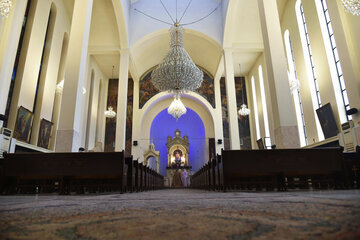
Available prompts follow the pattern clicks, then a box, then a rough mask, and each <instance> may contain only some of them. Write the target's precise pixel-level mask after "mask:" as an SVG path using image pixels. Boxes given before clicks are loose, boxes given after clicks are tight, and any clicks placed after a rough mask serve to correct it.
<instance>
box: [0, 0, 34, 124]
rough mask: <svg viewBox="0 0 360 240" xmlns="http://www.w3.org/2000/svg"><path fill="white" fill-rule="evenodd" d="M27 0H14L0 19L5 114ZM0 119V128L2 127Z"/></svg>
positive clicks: (0, 106)
mask: <svg viewBox="0 0 360 240" xmlns="http://www.w3.org/2000/svg"><path fill="white" fill-rule="evenodd" d="M26 5H27V1H16V2H15V4H14V5H13V7H12V8H13V9H12V11H11V13H10V15H9V17H8V18H2V20H0V21H1V25H2V26H1V39H0V114H5V110H6V103H7V99H8V94H9V89H10V83H11V76H12V73H13V68H14V62H15V58H16V52H17V48H18V44H19V39H20V34H21V29H22V24H23V21H24V14H25V10H26ZM2 124H3V123H2V122H1V121H0V128H1V127H2Z"/></svg>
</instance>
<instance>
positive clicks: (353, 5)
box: [341, 0, 360, 16]
mask: <svg viewBox="0 0 360 240" xmlns="http://www.w3.org/2000/svg"><path fill="white" fill-rule="evenodd" d="M341 1H342V5H343V6H344V8H345V10H346V11H347V12H349V13H351V14H353V15H357V16H360V0H341Z"/></svg>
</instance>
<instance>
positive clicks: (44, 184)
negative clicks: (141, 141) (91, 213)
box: [0, 152, 163, 194]
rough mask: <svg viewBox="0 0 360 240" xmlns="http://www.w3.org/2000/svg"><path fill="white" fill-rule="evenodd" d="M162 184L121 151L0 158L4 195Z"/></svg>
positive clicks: (0, 185)
mask: <svg viewBox="0 0 360 240" xmlns="http://www.w3.org/2000/svg"><path fill="white" fill-rule="evenodd" d="M139 176H140V177H141V178H142V179H143V181H139V179H138V177H139ZM146 178H148V180H147V181H145V180H146ZM162 187H163V176H161V175H160V174H158V173H156V172H154V171H153V170H150V169H149V168H148V167H146V166H143V165H142V164H141V163H140V164H139V163H138V161H133V159H132V157H130V158H125V157H124V152H111V153H90V152H86V153H14V154H5V155H4V159H0V191H1V193H5V194H15V193H53V192H58V193H60V194H70V193H73V192H75V193H85V192H92V193H96V192H120V193H124V192H127V191H128V192H133V191H144V190H152V189H159V188H162Z"/></svg>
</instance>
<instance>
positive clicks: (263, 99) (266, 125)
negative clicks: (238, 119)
mask: <svg viewBox="0 0 360 240" xmlns="http://www.w3.org/2000/svg"><path fill="white" fill-rule="evenodd" d="M259 83H260V94H261V103H262V107H263V118H264V128H265V146H266V148H269V149H270V148H271V139H270V128H269V117H268V112H267V107H266V97H265V86H264V77H263V71H262V67H261V65H260V66H259Z"/></svg>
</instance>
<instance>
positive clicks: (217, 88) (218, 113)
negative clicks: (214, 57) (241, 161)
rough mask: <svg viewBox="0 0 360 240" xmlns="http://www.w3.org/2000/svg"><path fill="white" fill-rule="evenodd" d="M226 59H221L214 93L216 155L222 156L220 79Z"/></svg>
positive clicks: (222, 135) (215, 78)
mask: <svg viewBox="0 0 360 240" xmlns="http://www.w3.org/2000/svg"><path fill="white" fill-rule="evenodd" d="M223 61H224V58H221V60H220V62H219V66H218V69H217V71H216V74H215V77H214V91H215V106H216V109H215V119H214V131H215V150H216V154H221V149H222V148H224V132H223V131H224V130H223V120H222V105H221V89H220V79H221V75H222V74H223V73H224V63H223ZM218 139H222V140H223V141H222V144H218Z"/></svg>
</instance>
